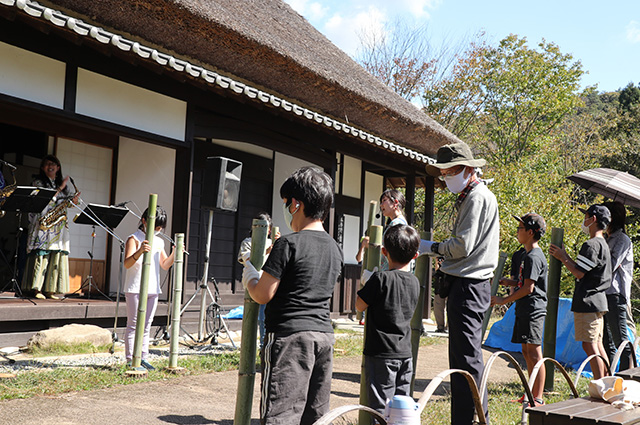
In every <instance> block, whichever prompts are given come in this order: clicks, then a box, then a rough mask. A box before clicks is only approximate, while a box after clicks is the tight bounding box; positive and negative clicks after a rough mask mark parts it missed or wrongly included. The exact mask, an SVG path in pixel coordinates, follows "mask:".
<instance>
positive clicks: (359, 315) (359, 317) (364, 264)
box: [356, 201, 378, 322]
mask: <svg viewBox="0 0 640 425" xmlns="http://www.w3.org/2000/svg"><path fill="white" fill-rule="evenodd" d="M377 208H378V202H377V201H371V202H369V217H368V218H367V230H366V231H365V235H367V236H369V228H370V227H371V226H372V225H373V219H374V217H375V215H376V209H377ZM358 249H360V246H358ZM368 256H369V248H368V247H366V248H365V249H364V255H363V256H362V269H361V270H360V288H362V273H363V272H364V271H365V269H366V268H367V259H368ZM356 320H357V321H358V322H359V321H360V320H362V312H361V311H358V312H356Z"/></svg>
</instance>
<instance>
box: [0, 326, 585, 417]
mask: <svg viewBox="0 0 640 425" xmlns="http://www.w3.org/2000/svg"><path fill="white" fill-rule="evenodd" d="M446 343H447V339H446V338H439V337H421V338H420V346H428V345H443V344H446ZM109 348H110V345H109V346H106V347H98V348H95V347H88V346H85V345H84V344H81V345H73V346H57V347H52V348H50V349H47V350H38V351H35V352H33V353H32V354H34V355H37V356H40V357H43V356H61V355H68V354H80V353H84V354H87V353H97V352H108V350H109ZM335 355H336V357H349V356H351V357H353V356H361V355H362V333H361V332H357V331H349V330H337V331H336V344H335ZM239 363H240V353H239V352H238V351H235V352H228V353H221V354H215V355H192V356H181V357H180V360H179V365H180V366H181V367H183V368H185V373H184V375H185V376H189V375H191V376H193V375H201V374H205V373H212V372H221V371H228V370H235V369H237V368H238V365H239ZM153 364H154V366H156V368H157V369H156V370H155V371H150V372H149V373H148V374H147V376H146V377H143V378H131V377H129V376H127V375H126V374H125V372H126V370H127V367H126V366H125V365H117V366H105V367H102V366H101V367H55V368H42V369H39V370H27V371H23V372H19V373H18V375H17V376H16V377H15V378H13V379H4V380H0V400H11V399H18V398H29V397H35V396H42V395H44V396H50V395H55V394H61V393H68V392H75V391H90V390H96V389H102V388H110V387H114V386H118V385H130V384H134V383H138V382H150V381H164V380H169V379H174V378H175V377H176V376H178V375H174V374H172V373H169V372H166V371H164V368H165V367H166V366H167V365H168V359H162V360H160V361H155V362H153ZM570 374H571V373H570ZM572 376H573V377H572V379H575V375H572ZM515 379H516V378H515V377H514V381H513V382H508V383H495V384H489V389H488V390H489V411H490V416H491V423H492V424H498V425H508V424H519V423H520V418H521V412H522V410H521V409H522V408H521V405H519V404H518V403H512V402H510V401H511V400H516V399H518V398H519V397H520V396H521V395H522V394H523V389H522V384H521V383H520V382H519V381H516V380H515ZM587 383H588V380H587V379H580V381H579V385H578V390H579V392H580V394H585V393H586V387H587ZM445 386H446V387H445V388H448V384H446V383H445ZM554 387H555V392H554V393H552V394H545V401H546V402H547V403H553V402H557V401H561V400H566V399H568V398H570V397H571V393H570V390H569V386H568V385H567V383H566V382H565V381H564V378H563V377H562V376H561V375H560V374H559V373H556V374H555V385H554ZM437 393H438V394H444V395H440V396H438V397H435V398H433V399H432V400H430V401H429V402H428V403H427V406H426V408H425V410H424V411H423V413H422V423H425V424H426V423H450V402H451V398H450V396H449V395H448V394H447V393H446V390H445V391H443V390H442V387H441V388H440V389H438V391H437ZM346 423H350V422H349V421H348V420H347V421H346Z"/></svg>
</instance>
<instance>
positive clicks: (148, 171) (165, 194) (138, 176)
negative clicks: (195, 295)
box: [109, 137, 189, 298]
mask: <svg viewBox="0 0 640 425" xmlns="http://www.w3.org/2000/svg"><path fill="white" fill-rule="evenodd" d="M175 162H176V153H175V150H174V149H169V148H165V147H162V146H157V145H153V144H150V143H145V142H141V141H138V140H134V139H129V138H126V137H121V138H120V144H119V146H118V177H117V183H116V198H115V203H116V204H117V203H120V202H124V201H132V203H130V204H128V205H127V207H128V208H129V209H130V210H131V211H132V212H130V213H129V214H127V216H126V217H125V218H124V220H122V223H120V225H119V226H118V227H117V228H116V229H115V230H116V234H117V235H118V237H119V238H120V239H122V240H123V241H126V239H127V237H128V236H129V235H130V234H132V233H134V232H135V231H136V229H137V228H138V223H139V219H138V217H137V216H140V215H141V213H142V211H144V210H145V208H147V206H148V205H149V194H151V193H155V194H157V195H158V205H161V206H162V207H163V208H164V209H165V210H166V211H167V215H168V217H167V219H168V220H167V221H168V224H167V228H166V229H165V233H166V234H167V235H170V236H171V237H173V233H172V232H171V220H172V217H171V213H172V211H173V188H174V179H175ZM183 208H185V209H186V208H189V206H188V205H184V206H183ZM134 213H135V214H134ZM136 215H137V216H136ZM170 249H171V246H170V244H169V243H168V242H165V251H166V252H167V254H169V253H170V252H171V251H170ZM111 258H112V261H111V269H110V270H111V281H110V282H109V291H110V292H112V293H113V292H115V291H116V290H117V288H118V273H119V268H120V263H119V260H120V244H119V242H117V241H114V243H113V249H112V252H111ZM165 277H166V272H165V271H163V270H161V272H160V278H161V279H162V281H164V279H165ZM162 290H163V294H164V297H163V298H166V295H167V292H168V289H167V287H166V286H163V288H162Z"/></svg>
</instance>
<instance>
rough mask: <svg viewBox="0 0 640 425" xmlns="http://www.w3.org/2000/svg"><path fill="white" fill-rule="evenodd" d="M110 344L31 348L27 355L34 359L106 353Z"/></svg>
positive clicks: (76, 344)
mask: <svg viewBox="0 0 640 425" xmlns="http://www.w3.org/2000/svg"><path fill="white" fill-rule="evenodd" d="M111 346H112V344H104V345H99V346H95V345H93V344H92V343H90V342H82V343H75V344H62V343H59V342H57V343H55V344H51V345H49V346H46V347H39V346H36V345H34V346H32V347H30V348H29V351H28V353H29V354H31V355H32V356H34V357H51V356H70V355H74V354H95V353H108V352H109V349H111Z"/></svg>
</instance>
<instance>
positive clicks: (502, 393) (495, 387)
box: [421, 372, 589, 425]
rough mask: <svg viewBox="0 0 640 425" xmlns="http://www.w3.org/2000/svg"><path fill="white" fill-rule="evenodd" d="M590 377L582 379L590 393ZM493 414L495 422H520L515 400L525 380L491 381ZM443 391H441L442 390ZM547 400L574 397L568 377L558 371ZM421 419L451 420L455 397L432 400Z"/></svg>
mask: <svg viewBox="0 0 640 425" xmlns="http://www.w3.org/2000/svg"><path fill="white" fill-rule="evenodd" d="M569 375H570V376H571V379H574V380H575V373H573V372H569ZM588 382H589V380H588V379H586V378H580V380H579V382H578V387H577V389H578V393H579V394H581V395H584V394H586V392H587V385H588ZM488 392H489V415H490V421H491V423H492V424H496V425H511V424H514V425H515V424H520V421H521V417H522V405H520V404H519V403H514V402H512V400H517V399H519V398H520V397H521V396H522V394H523V393H524V390H523V388H522V383H521V382H520V381H519V380H518V381H515V380H514V381H512V382H508V383H493V384H492V383H489V386H488ZM438 393H441V391H438ZM544 397H545V403H556V402H559V401H562V400H567V399H569V398H571V397H573V394H572V393H571V390H570V388H569V385H568V384H567V382H566V381H565V380H564V377H563V376H562V375H561V374H560V373H558V372H556V373H555V375H554V392H553V393H545V396H544ZM421 422H422V423H423V424H426V423H439V424H440V423H442V424H444V423H451V397H450V396H449V395H444V396H441V397H438V398H436V399H432V400H430V401H429V402H428V403H427V405H426V407H425V409H424V410H423V412H422V417H421Z"/></svg>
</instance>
